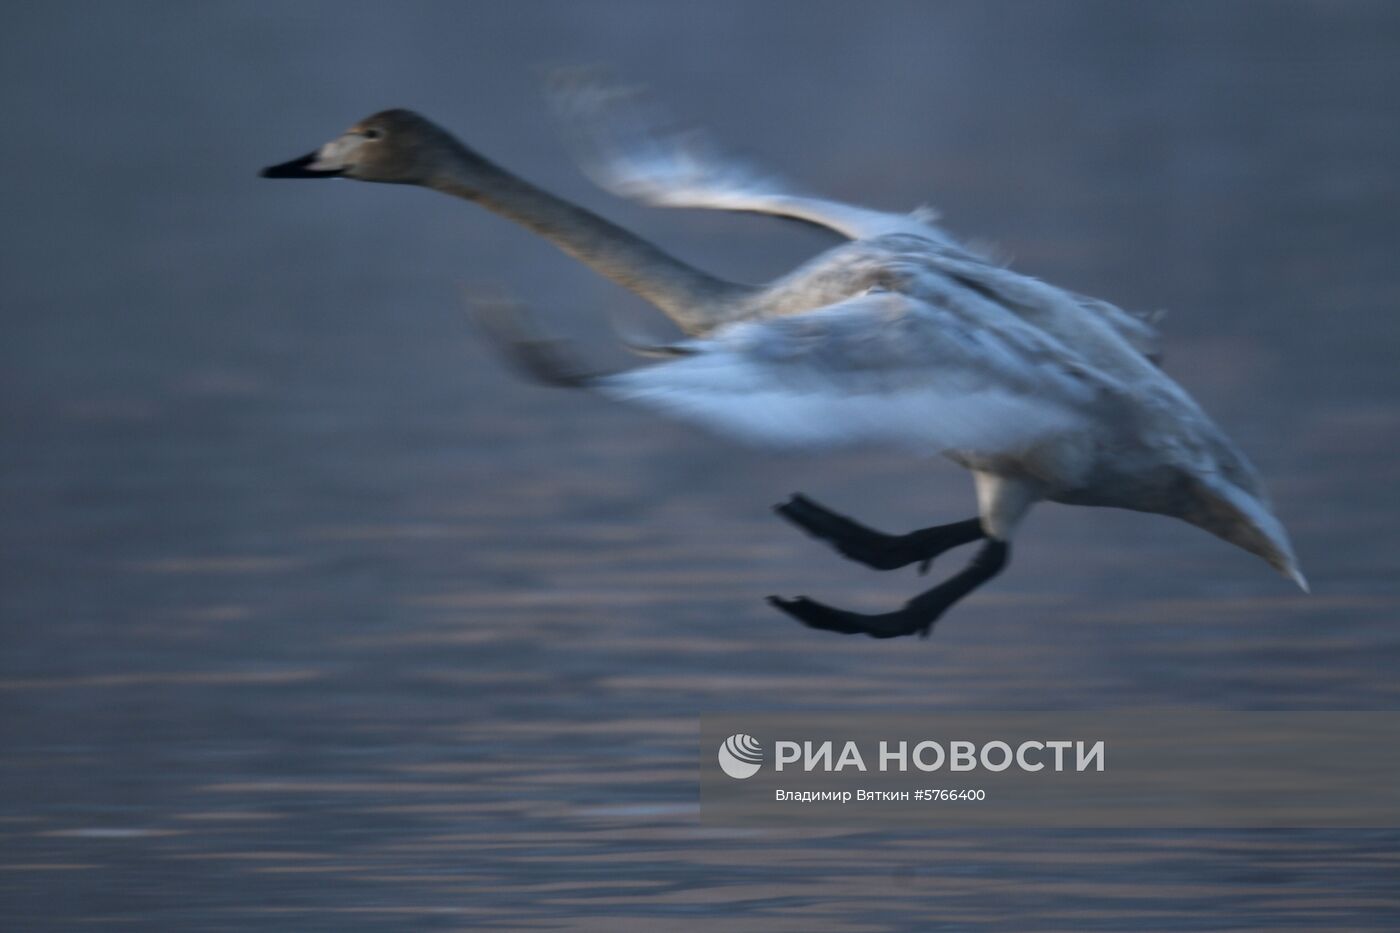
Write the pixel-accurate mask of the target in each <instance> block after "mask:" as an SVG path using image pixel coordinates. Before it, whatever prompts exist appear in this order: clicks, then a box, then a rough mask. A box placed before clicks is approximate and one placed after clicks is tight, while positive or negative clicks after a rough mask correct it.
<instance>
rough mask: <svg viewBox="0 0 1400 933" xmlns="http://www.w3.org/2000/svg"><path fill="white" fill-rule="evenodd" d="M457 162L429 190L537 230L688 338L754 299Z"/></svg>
mask: <svg viewBox="0 0 1400 933" xmlns="http://www.w3.org/2000/svg"><path fill="white" fill-rule="evenodd" d="M454 155H455V158H452V159H450V160H448V164H447V165H446V166H445V168H444V170H443V171H441V172H440V173H439V174H437V175H436V176H434V177H433V179H432V180H431V181H430V182H429V183H428V187H430V188H432V189H434V190H436V191H441V192H443V193H444V194H450V195H454V196H456V197H460V198H465V199H466V200H468V201H473V202H475V203H477V204H480V205H482V206H483V207H485V208H487V209H489V210H491V211H493V212H495V213H497V214H500V215H501V216H502V217H505V218H508V219H510V220H513V221H515V222H516V223H518V224H520V225H521V226H523V227H525V228H526V229H529V230H533V231H534V232H535V233H538V234H539V235H540V236H542V237H544V238H545V239H547V240H549V241H550V242H552V243H554V244H555V245H556V246H558V247H559V248H560V249H561V250H563V251H564V252H566V253H568V254H569V255H570V256H573V257H574V258H575V259H578V260H579V261H580V262H583V263H584V264H586V265H588V266H589V267H591V268H592V269H593V270H594V271H596V272H598V273H599V274H600V275H603V276H605V277H606V278H609V279H611V280H612V281H614V282H616V283H617V284H619V285H621V286H622V287H623V288H627V289H630V290H631V291H634V292H636V293H637V294H639V295H641V296H642V297H643V298H645V299H647V300H648V301H650V302H651V303H652V304H654V305H656V306H657V307H658V308H660V309H661V310H662V311H663V312H665V313H666V314H667V316H669V317H670V318H671V319H672V320H674V321H675V322H676V323H677V324H678V325H680V327H681V328H682V329H684V330H686V331H687V332H689V333H702V332H704V331H706V330H709V329H711V328H713V327H714V326H715V325H716V324H718V323H721V322H722V321H723V320H725V319H726V318H728V317H729V316H730V315H731V314H732V313H733V312H732V311H729V310H728V308H727V306H731V305H733V304H734V303H735V302H736V301H738V300H739V299H741V298H742V297H744V296H745V295H747V294H748V293H749V292H750V291H752V289H750V288H749V287H747V286H742V285H736V284H734V283H731V282H726V281H724V280H722V279H717V278H715V277H714V276H712V275H709V274H707V273H705V272H702V271H700V270H699V269H696V268H695V267H693V266H690V265H688V264H686V263H684V262H682V261H681V260H679V259H676V258H675V257H674V256H671V255H670V254H668V253H665V252H663V251H662V250H660V249H658V248H657V247H655V246H653V245H652V244H650V243H648V242H647V241H646V240H643V239H642V238H641V237H639V236H637V235H636V234H633V233H631V232H629V231H627V230H624V229H623V228H622V227H619V226H618V225H617V224H615V223H612V222H611V221H608V220H605V219H603V218H602V217H599V216H598V215H597V214H594V213H593V212H592V211H589V210H586V209H584V208H582V207H579V206H578V205H577V204H572V203H570V202H568V201H565V200H564V199H563V198H560V197H557V196H555V195H553V194H550V193H549V192H548V191H545V190H543V189H542V188H538V187H536V186H535V185H532V184H530V183H529V182H528V181H526V180H524V179H523V178H520V177H519V176H517V175H513V174H511V173H510V172H508V171H506V170H505V169H503V168H501V167H500V166H498V165H496V164H494V163H492V162H490V161H488V160H487V159H484V158H482V157H481V156H479V155H477V154H476V153H474V152H471V151H470V150H465V149H464V150H463V151H461V152H460V153H455V154H454ZM727 311H728V313H727Z"/></svg>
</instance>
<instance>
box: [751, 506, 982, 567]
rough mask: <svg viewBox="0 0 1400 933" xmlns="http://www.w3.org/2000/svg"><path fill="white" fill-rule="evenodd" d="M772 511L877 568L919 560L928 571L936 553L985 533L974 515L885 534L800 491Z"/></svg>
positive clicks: (868, 565) (843, 551)
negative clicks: (942, 523)
mask: <svg viewBox="0 0 1400 933" xmlns="http://www.w3.org/2000/svg"><path fill="white" fill-rule="evenodd" d="M773 511H775V512H777V513H778V514H779V515H781V516H782V517H783V518H785V519H787V520H788V521H790V522H792V523H793V524H794V525H796V526H797V527H798V528H801V529H802V530H803V531H805V532H806V533H807V534H809V535H811V536H812V537H814V538H818V539H820V540H822V541H826V542H827V543H829V544H830V545H831V546H832V547H833V548H835V549H836V550H837V551H839V552H840V553H841V554H843V555H844V556H846V557H848V558H850V559H851V560H853V561H856V562H857V563H861V564H865V566H867V567H873V568H874V569H876V570H895V569H898V568H900V567H907V566H908V565H910V564H912V563H915V562H919V572H920V573H928V568H929V564H931V563H933V559H934V558H935V557H937V556H938V555H939V554H942V553H943V552H944V551H947V550H949V549H951V548H955V547H957V546H958V545H961V544H970V543H972V542H973V541H977V540H979V539H981V538H983V537H985V536H986V535H985V532H983V530H982V522H981V521H980V520H979V519H976V518H969V519H967V520H966V521H961V522H953V523H951V524H948V525H935V526H933V527H932V528H921V529H919V530H918V531H911V532H910V533H909V534H905V535H888V534H884V533H883V532H879V531H875V530H874V529H873V528H867V527H865V526H864V525H862V524H860V523H859V522H856V521H853V520H851V519H849V518H847V517H846V516H844V515H838V514H837V513H835V512H833V511H831V510H830V509H827V508H825V507H823V506H821V505H818V504H817V503H816V502H813V501H812V500H811V499H808V498H807V497H806V496H804V495H802V494H801V493H797V494H795V495H794V496H793V497H792V498H791V499H789V500H788V501H787V502H784V503H783V504H782V505H777V506H774V507H773Z"/></svg>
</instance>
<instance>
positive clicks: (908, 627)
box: [768, 596, 933, 638]
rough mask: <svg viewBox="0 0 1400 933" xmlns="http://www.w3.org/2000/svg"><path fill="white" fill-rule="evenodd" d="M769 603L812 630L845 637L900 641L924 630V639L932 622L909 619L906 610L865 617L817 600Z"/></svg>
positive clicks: (773, 598)
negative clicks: (856, 636) (900, 637)
mask: <svg viewBox="0 0 1400 933" xmlns="http://www.w3.org/2000/svg"><path fill="white" fill-rule="evenodd" d="M768 604H769V605H770V606H773V607H774V608H775V609H779V610H781V611H782V612H786V613H787V614H788V615H790V616H792V617H793V618H794V619H796V620H797V621H799V622H801V623H802V624H803V625H806V626H808V627H809V628H819V629H822V630H824V631H827V632H840V633H841V634H842V635H869V636H870V637H871V638H898V637H899V636H901V635H912V634H914V632H916V631H919V630H920V628H922V629H923V634H924V636H925V637H927V635H928V630H929V628H930V627H931V626H932V624H933V623H932V622H931V621H930V622H928V623H926V624H925V623H921V622H919V621H918V620H917V619H913V618H910V617H909V616H908V613H907V611H906V610H904V609H900V610H898V611H895V612H885V613H880V614H878V615H865V614H864V613H860V612H847V611H846V610H845V609H837V608H835V607H833V606H828V605H827V604H826V603H819V602H817V601H816V600H815V599H808V598H807V597H806V596H799V597H797V598H796V599H783V598H782V597H781V596H769V597H768Z"/></svg>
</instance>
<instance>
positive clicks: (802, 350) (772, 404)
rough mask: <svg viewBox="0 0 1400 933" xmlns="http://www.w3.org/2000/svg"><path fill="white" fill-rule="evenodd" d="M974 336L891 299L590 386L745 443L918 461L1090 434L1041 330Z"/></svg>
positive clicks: (951, 321)
mask: <svg viewBox="0 0 1400 933" xmlns="http://www.w3.org/2000/svg"><path fill="white" fill-rule="evenodd" d="M1009 326H1010V328H1011V331H1013V332H1014V333H1012V332H1007V331H1006V330H1005V329H1004V328H1003V329H1000V330H999V329H997V328H995V327H991V326H988V325H986V324H982V325H977V326H969V323H968V321H967V320H966V319H964V318H961V317H959V316H958V315H957V314H956V313H954V312H953V311H951V310H949V309H944V308H940V307H937V306H934V305H930V304H928V303H925V302H922V301H919V300H916V299H913V298H910V297H908V296H905V295H900V294H895V293H877V294H868V295H864V296H861V297H858V298H853V299H850V300H847V301H844V302H840V303H839V304H835V305H831V306H829V307H827V308H822V309H819V310H816V311H812V312H809V313H807V314H803V315H798V316H794V317H786V318H773V319H769V320H764V321H758V322H746V323H742V324H735V325H731V326H730V327H727V328H725V329H723V330H721V331H718V332H716V333H715V334H714V335H713V336H712V337H711V338H708V339H705V340H697V341H692V342H691V343H690V344H689V347H690V348H692V349H693V350H694V353H693V354H692V355H691V356H688V357H685V358H684V359H678V360H676V361H674V362H669V363H663V364H660V365H656V366H648V367H643V368H641V369H635V370H631V371H629V372H625V373H617V374H613V375H610V376H606V377H602V378H600V379H599V380H597V381H596V382H594V383H593V386H592V387H593V388H596V389H597V390H599V391H601V392H602V393H604V394H605V395H608V396H611V397H613V398H616V399H619V400H621V401H625V402H630V403H632V404H637V405H641V406H644V407H647V408H651V409H654V410H656V411H659V412H662V413H664V414H667V415H670V416H672V417H675V418H678V419H680V420H683V421H689V422H692V423H695V424H699V425H702V426H704V427H707V428H709V429H711V430H715V431H718V432H721V433H724V434H728V435H731V436H734V437H738V438H740V439H743V440H747V441H751V442H756V443H764V444H774V445H780V446H824V445H839V444H881V445H895V446H899V447H904V448H910V449H914V450H916V451H918V452H921V453H942V452H947V451H952V450H968V451H981V452H988V453H1012V452H1018V451H1020V450H1022V449H1024V448H1025V447H1026V446H1027V445H1028V444H1033V443H1035V442H1036V441H1038V440H1041V439H1043V438H1046V437H1048V436H1051V435H1055V434H1059V433H1062V432H1067V431H1074V430H1083V427H1084V421H1083V418H1082V416H1081V415H1080V414H1079V411H1080V409H1081V406H1082V405H1084V404H1086V403H1087V402H1088V401H1089V400H1090V399H1091V398H1092V390H1091V389H1090V387H1089V384H1088V383H1086V382H1085V380H1084V378H1083V376H1082V375H1075V374H1074V373H1073V372H1071V370H1072V369H1074V368H1075V367H1074V364H1073V362H1072V361H1064V360H1062V359H1061V358H1060V357H1059V356H1058V355H1057V354H1058V353H1060V352H1061V351H1060V350H1057V345H1056V344H1055V343H1054V341H1052V340H1048V339H1046V338H1044V336H1043V335H1041V334H1039V332H1038V331H1036V330H1035V329H1034V328H1032V327H1029V326H1026V325H1023V324H1021V323H1020V322H1017V321H1011V322H1010V324H1009Z"/></svg>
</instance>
